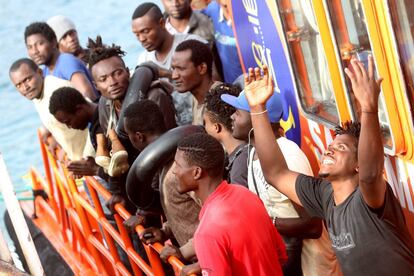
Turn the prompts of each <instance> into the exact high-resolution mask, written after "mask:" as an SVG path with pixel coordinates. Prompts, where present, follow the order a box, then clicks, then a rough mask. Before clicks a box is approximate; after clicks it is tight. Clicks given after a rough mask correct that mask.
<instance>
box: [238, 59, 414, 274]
mask: <svg viewBox="0 0 414 276" xmlns="http://www.w3.org/2000/svg"><path fill="white" fill-rule="evenodd" d="M351 69H352V70H351ZM263 71H264V75H263V76H261V73H260V69H259V68H255V69H254V70H253V69H252V68H250V69H249V72H248V74H247V75H246V76H245V84H246V87H245V92H246V97H247V99H248V102H249V105H250V108H251V118H252V123H253V127H254V130H255V139H256V146H257V147H256V149H257V153H258V156H259V159H260V163H261V165H262V168H263V172H264V175H265V177H266V180H267V181H268V182H269V183H270V184H272V185H273V186H274V187H275V188H276V189H278V190H279V191H281V192H282V193H284V194H285V195H286V196H288V197H289V198H290V199H292V200H293V201H295V202H296V203H298V204H300V205H302V206H303V207H305V209H306V210H307V211H308V213H309V214H310V215H312V216H316V217H320V218H323V219H324V220H325V221H326V226H327V228H328V231H329V235H330V238H331V241H332V246H333V248H334V250H335V253H336V255H337V257H338V260H339V263H340V265H341V269H342V272H343V273H344V275H392V274H395V275H414V246H413V241H412V239H411V237H410V235H409V233H408V230H407V226H406V224H405V219H404V215H403V212H402V209H401V206H400V205H399V203H398V200H397V199H396V197H395V196H394V194H393V192H392V190H391V187H390V186H389V185H388V184H387V183H386V181H385V180H384V178H383V175H382V173H383V164H384V151H383V145H382V141H381V130H380V125H379V121H378V97H379V93H380V84H381V81H382V79H378V80H375V77H374V75H375V74H374V63H373V58H372V57H370V58H369V63H368V71H366V70H365V68H364V66H363V64H362V63H361V62H359V61H357V60H355V59H353V60H351V68H350V69H346V70H345V73H346V74H347V75H348V77H349V79H350V80H351V83H352V89H353V92H354V94H355V97H356V99H357V100H358V102H359V104H360V106H361V110H362V112H361V118H360V120H361V124H358V123H346V124H344V126H343V127H337V128H336V133H337V136H336V137H335V139H334V141H333V142H332V143H331V144H330V145H329V146H328V148H327V149H326V151H325V153H324V155H323V157H322V160H321V167H320V170H319V177H318V178H316V177H309V176H305V175H301V174H298V173H295V172H292V171H290V170H289V169H288V168H287V166H286V162H285V160H284V158H283V155H282V153H281V150H280V148H279V146H278V144H277V143H276V142H275V141H276V139H275V137H274V134H273V132H272V129H271V127H270V123H269V119H268V116H267V114H266V109H265V104H266V101H267V100H268V99H269V98H270V96H271V95H272V94H273V88H274V87H273V82H272V79H271V78H270V77H269V72H268V69H267V67H264V68H263ZM359 131H361V135H359ZM359 136H360V138H359Z"/></svg>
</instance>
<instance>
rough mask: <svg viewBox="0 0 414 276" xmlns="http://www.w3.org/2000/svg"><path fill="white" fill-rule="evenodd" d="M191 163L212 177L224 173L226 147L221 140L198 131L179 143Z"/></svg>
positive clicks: (186, 158)
mask: <svg viewBox="0 0 414 276" xmlns="http://www.w3.org/2000/svg"><path fill="white" fill-rule="evenodd" d="M177 149H178V150H180V151H182V152H183V153H184V158H185V160H186V161H187V163H188V164H189V165H195V166H199V167H201V168H202V169H203V170H205V171H206V172H207V173H208V174H209V175H210V176H211V177H217V176H222V175H223V169H224V149H223V146H222V145H221V144H220V142H219V141H217V140H216V139H214V138H213V137H212V136H210V135H208V134H206V133H196V134H193V135H190V136H187V137H185V138H184V139H183V140H181V141H180V142H179V143H178V148H177Z"/></svg>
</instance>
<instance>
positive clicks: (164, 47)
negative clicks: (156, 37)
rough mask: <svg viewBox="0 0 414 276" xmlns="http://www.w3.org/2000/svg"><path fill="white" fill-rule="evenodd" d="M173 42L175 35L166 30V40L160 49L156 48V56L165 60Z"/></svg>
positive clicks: (160, 59) (159, 59)
mask: <svg viewBox="0 0 414 276" xmlns="http://www.w3.org/2000/svg"><path fill="white" fill-rule="evenodd" d="M173 42H174V36H173V35H171V34H170V33H169V32H167V30H165V39H164V42H163V43H162V44H161V47H160V48H159V49H157V50H155V57H156V58H157V60H158V61H163V60H164V59H165V58H166V57H167V55H168V53H169V52H170V51H171V48H172V45H173Z"/></svg>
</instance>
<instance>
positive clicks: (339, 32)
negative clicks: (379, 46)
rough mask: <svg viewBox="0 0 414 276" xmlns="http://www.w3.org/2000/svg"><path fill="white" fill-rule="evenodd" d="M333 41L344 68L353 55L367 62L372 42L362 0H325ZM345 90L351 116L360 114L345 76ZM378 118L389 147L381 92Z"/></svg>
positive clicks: (388, 135) (388, 126)
mask: <svg viewBox="0 0 414 276" xmlns="http://www.w3.org/2000/svg"><path fill="white" fill-rule="evenodd" d="M326 4H327V7H328V10H329V13H330V19H331V22H332V27H333V32H334V35H335V39H336V43H337V45H338V49H339V51H340V55H341V64H342V67H343V68H345V67H347V66H348V65H349V61H350V60H351V57H353V56H355V57H356V58H357V59H359V60H360V61H362V62H363V63H364V64H365V66H367V65H368V56H369V55H370V54H371V53H372V52H371V43H370V40H369V35H368V31H367V27H366V23H365V16H364V12H363V9H362V4H361V0H332V1H326ZM346 84H347V90H348V93H349V99H350V101H351V107H352V113H353V118H355V119H359V118H360V108H359V105H358V104H357V103H356V100H355V97H354V95H353V93H352V88H351V82H350V81H349V79H348V78H346ZM379 121H380V124H381V128H382V130H383V138H384V145H385V146H386V147H388V148H392V146H393V143H392V138H391V130H390V123H389V118H388V114H387V112H386V109H385V101H384V95H383V94H382V93H381V95H380V98H379Z"/></svg>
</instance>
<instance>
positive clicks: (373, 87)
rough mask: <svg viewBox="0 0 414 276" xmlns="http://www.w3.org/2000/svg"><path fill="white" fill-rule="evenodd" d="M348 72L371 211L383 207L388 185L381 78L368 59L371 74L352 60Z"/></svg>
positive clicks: (361, 171) (361, 183) (361, 179)
mask: <svg viewBox="0 0 414 276" xmlns="http://www.w3.org/2000/svg"><path fill="white" fill-rule="evenodd" d="M351 66H352V71H351V70H349V69H346V70H345V72H346V74H347V75H348V77H349V79H350V80H351V83H352V90H353V92H354V94H355V97H356V99H357V100H358V102H359V104H360V106H361V133H360V138H359V143H358V166H359V187H360V189H361V193H362V196H363V198H364V200H365V202H366V203H367V204H368V205H369V206H370V207H371V208H380V207H382V206H383V204H384V198H385V191H386V183H385V180H384V178H383V168H384V148H383V144H382V139H381V129H380V124H379V119H378V98H379V94H380V92H381V90H380V85H381V81H382V79H381V78H380V79H378V80H375V69H374V61H373V58H372V56H370V57H369V59H368V72H367V70H366V69H365V68H364V65H363V64H362V62H360V61H358V60H356V59H353V60H351Z"/></svg>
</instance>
